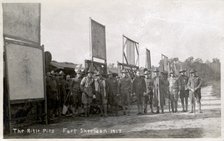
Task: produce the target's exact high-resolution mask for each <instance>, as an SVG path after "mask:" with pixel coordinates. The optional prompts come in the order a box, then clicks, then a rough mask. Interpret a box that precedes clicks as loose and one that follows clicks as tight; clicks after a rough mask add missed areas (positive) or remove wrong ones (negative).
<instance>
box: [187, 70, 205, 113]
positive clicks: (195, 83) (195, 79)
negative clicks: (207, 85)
mask: <svg viewBox="0 0 224 141" xmlns="http://www.w3.org/2000/svg"><path fill="white" fill-rule="evenodd" d="M190 73H191V76H190V78H189V80H188V84H187V86H188V89H189V90H190V91H189V94H190V102H191V112H190V113H193V112H195V98H196V100H197V104H198V111H199V113H202V110H201V84H202V80H201V78H200V77H199V76H197V75H196V70H195V69H192V70H191V71H190Z"/></svg>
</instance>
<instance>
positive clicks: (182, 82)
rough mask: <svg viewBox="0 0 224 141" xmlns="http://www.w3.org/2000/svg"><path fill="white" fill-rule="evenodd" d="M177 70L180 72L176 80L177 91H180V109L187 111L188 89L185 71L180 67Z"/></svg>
mask: <svg viewBox="0 0 224 141" xmlns="http://www.w3.org/2000/svg"><path fill="white" fill-rule="evenodd" d="M179 72H180V76H179V78H178V80H179V93H180V99H181V105H182V108H183V110H182V111H183V112H187V111H188V95H189V90H188V89H187V82H188V77H187V76H186V75H185V72H186V71H185V70H183V69H181V70H180V71H179ZM184 103H185V104H184ZM184 105H185V106H184Z"/></svg>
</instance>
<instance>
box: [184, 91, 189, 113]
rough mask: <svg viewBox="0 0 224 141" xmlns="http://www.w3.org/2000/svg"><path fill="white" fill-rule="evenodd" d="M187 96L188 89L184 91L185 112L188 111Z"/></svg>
mask: <svg viewBox="0 0 224 141" xmlns="http://www.w3.org/2000/svg"><path fill="white" fill-rule="evenodd" d="M188 96H189V93H188V91H185V96H184V97H185V105H186V110H185V111H186V112H187V111H188Z"/></svg>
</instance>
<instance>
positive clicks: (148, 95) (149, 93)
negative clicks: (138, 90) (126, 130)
mask: <svg viewBox="0 0 224 141" xmlns="http://www.w3.org/2000/svg"><path fill="white" fill-rule="evenodd" d="M144 74H145V84H146V92H145V94H144V113H145V114H146V113H147V106H148V103H149V105H150V109H151V113H154V112H153V106H152V99H153V79H152V78H151V74H150V72H149V71H145V73H144Z"/></svg>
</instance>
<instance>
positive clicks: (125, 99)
mask: <svg viewBox="0 0 224 141" xmlns="http://www.w3.org/2000/svg"><path fill="white" fill-rule="evenodd" d="M131 85H132V82H131V79H130V78H129V77H127V76H126V77H123V78H121V79H120V81H119V86H118V87H119V94H120V95H121V105H122V107H123V111H124V114H126V109H127V110H128V111H127V112H128V114H130V94H131Z"/></svg>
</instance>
